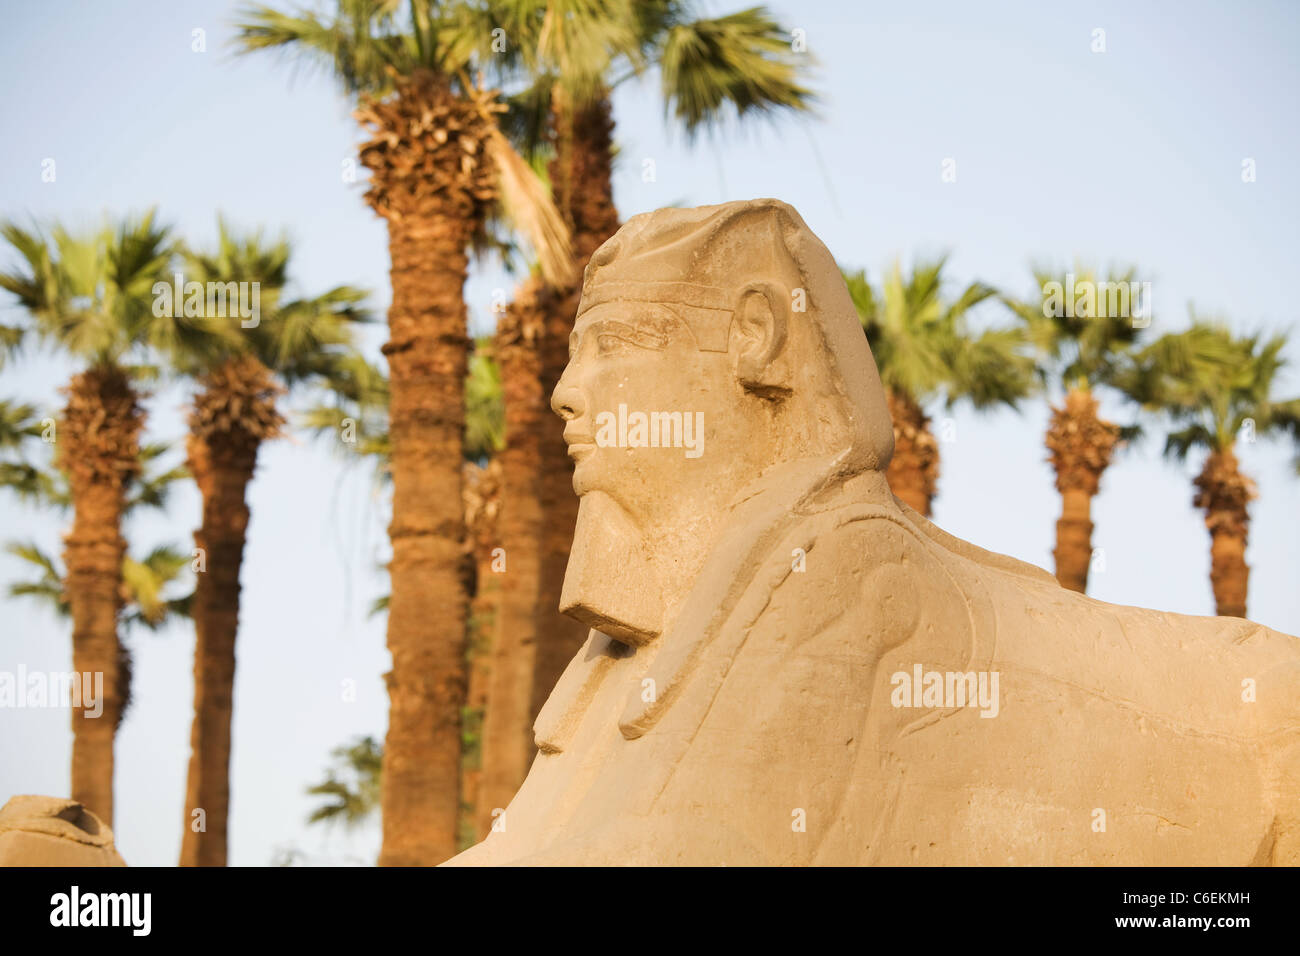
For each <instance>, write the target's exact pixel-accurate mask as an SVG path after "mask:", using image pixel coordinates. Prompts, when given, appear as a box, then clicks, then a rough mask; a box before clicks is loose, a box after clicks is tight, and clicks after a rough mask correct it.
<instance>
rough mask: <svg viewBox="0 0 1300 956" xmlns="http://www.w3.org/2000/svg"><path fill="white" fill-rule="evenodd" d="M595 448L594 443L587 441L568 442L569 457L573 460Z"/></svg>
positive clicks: (579, 458)
mask: <svg viewBox="0 0 1300 956" xmlns="http://www.w3.org/2000/svg"><path fill="white" fill-rule="evenodd" d="M595 450H596V443H595V442H589V441H575V442H570V443H569V457H570V458H572V459H573V460H574V461H581V460H582V459H584V458H586V457H587V456H588V455H590V454H591V453H592V452H594V451H595Z"/></svg>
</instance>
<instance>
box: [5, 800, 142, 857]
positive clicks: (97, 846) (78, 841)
mask: <svg viewBox="0 0 1300 956" xmlns="http://www.w3.org/2000/svg"><path fill="white" fill-rule="evenodd" d="M0 866H76V867H82V866H126V864H125V863H124V862H123V861H122V857H121V856H119V855H118V852H117V850H116V849H115V848H114V846H113V831H112V830H110V829H109V828H108V827H107V826H105V825H104V822H103V821H102V820H100V819H99V817H97V816H95V815H94V814H93V813H91V812H90V811H89V810H87V809H86V808H85V807H83V806H82V805H81V804H80V803H77V802H76V801H75V800H65V799H63V798H60V797H38V796H31V795H24V796H17V797H13V798H12V799H11V800H10V801H9V802H8V803H6V804H5V805H4V806H3V807H0Z"/></svg>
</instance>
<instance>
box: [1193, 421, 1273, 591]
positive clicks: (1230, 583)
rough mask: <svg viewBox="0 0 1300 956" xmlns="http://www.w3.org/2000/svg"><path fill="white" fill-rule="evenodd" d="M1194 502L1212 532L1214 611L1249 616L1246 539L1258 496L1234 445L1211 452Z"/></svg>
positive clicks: (1197, 486)
mask: <svg viewBox="0 0 1300 956" xmlns="http://www.w3.org/2000/svg"><path fill="white" fill-rule="evenodd" d="M1194 484H1195V485H1196V489H1197V491H1196V496H1195V497H1194V498H1193V500H1192V503H1193V504H1194V505H1196V507H1198V508H1201V509H1203V510H1204V511H1205V527H1206V528H1208V529H1209V532H1210V586H1211V587H1212V588H1213V590H1214V608H1215V610H1214V613H1215V614H1221V615H1224V616H1226V617H1245V616H1246V592H1247V588H1248V586H1249V583H1250V567H1249V566H1248V565H1247V564H1246V539H1247V537H1248V536H1249V533H1250V512H1249V510H1248V507H1247V506H1248V505H1249V503H1250V501H1251V500H1253V499H1254V498H1255V497H1256V496H1257V493H1256V490H1255V483H1254V482H1253V481H1251V480H1250V479H1249V478H1247V477H1246V476H1245V475H1243V474H1242V473H1241V470H1240V468H1239V466H1238V463H1237V456H1236V454H1235V452H1234V451H1233V449H1232V448H1231V446H1229V447H1228V448H1225V449H1223V450H1222V451H1214V452H1211V453H1210V455H1209V457H1208V458H1207V459H1206V461H1205V467H1204V468H1203V469H1202V470H1201V473H1200V475H1198V476H1197V477H1196V480H1195V481H1194Z"/></svg>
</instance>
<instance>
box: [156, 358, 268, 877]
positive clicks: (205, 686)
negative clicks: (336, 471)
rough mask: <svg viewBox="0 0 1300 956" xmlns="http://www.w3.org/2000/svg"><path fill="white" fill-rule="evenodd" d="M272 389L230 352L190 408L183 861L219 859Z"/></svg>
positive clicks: (259, 371)
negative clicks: (243, 583)
mask: <svg viewBox="0 0 1300 956" xmlns="http://www.w3.org/2000/svg"><path fill="white" fill-rule="evenodd" d="M278 391H279V389H278V388H277V387H276V386H275V385H274V384H273V383H272V381H271V378H270V373H269V372H268V371H267V369H266V368H265V367H264V366H262V365H261V364H260V363H259V362H257V361H256V360H254V359H251V358H246V359H240V360H231V361H229V362H226V363H225V364H224V365H223V366H221V367H220V368H218V369H217V370H216V372H215V373H214V374H212V375H210V376H208V377H206V378H205V379H204V380H203V382H202V390H201V391H200V393H199V394H198V395H196V396H195V400H194V409H193V412H192V413H191V416H190V429H191V430H190V435H189V437H188V439H187V441H186V451H187V452H188V456H187V465H188V467H189V469H190V473H191V474H192V475H193V476H194V482H195V484H196V485H197V486H198V488H199V494H200V495H201V497H202V499H203V517H202V521H201V523H200V526H199V529H198V530H197V531H196V532H195V533H194V545H195V547H196V548H197V549H198V554H199V558H200V562H201V563H200V564H199V570H198V573H197V574H196V575H195V585H194V607H193V619H194V637H195V641H194V718H193V723H192V724H191V725H190V763H189V771H188V774H187V776H186V783H185V818H184V830H183V833H182V838H181V856H180V865H181V866H225V865H226V855H227V828H228V822H229V810H230V744H231V720H232V716H233V702H234V693H235V638H236V634H237V632H238V629H239V591H240V586H239V572H240V568H241V566H242V564H243V560H244V543H245V541H246V540H247V537H248V517H249V513H248V503H247V489H248V483H249V482H250V481H252V480H253V471H254V469H255V467H256V465H257V452H258V449H259V447H260V445H261V442H262V441H263V440H264V439H266V438H270V437H272V436H273V435H275V434H276V433H277V431H278V429H279V426H280V424H281V423H282V419H281V418H280V416H279V414H278V413H277V412H276V410H275V397H276V395H277V393H278Z"/></svg>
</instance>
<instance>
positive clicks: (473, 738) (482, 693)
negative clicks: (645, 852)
mask: <svg viewBox="0 0 1300 956" xmlns="http://www.w3.org/2000/svg"><path fill="white" fill-rule="evenodd" d="M500 507H501V462H500V461H498V460H497V459H495V458H494V459H492V460H491V461H489V462H488V463H487V466H486V467H485V468H479V467H478V466H477V465H474V464H471V463H466V465H465V525H466V528H467V529H468V531H469V536H470V541H471V542H472V546H473V557H474V569H475V570H474V597H473V599H472V600H471V601H470V609H469V648H468V654H467V657H468V666H469V689H468V691H467V693H466V699H465V723H466V727H465V736H466V738H467V745H466V748H465V752H464V753H463V754H462V762H461V785H460V787H461V789H460V802H461V809H462V814H461V823H460V834H459V840H458V849H468V848H469V847H470V846H472V845H473V844H475V843H477V842H479V840H481V839H482V838H483V834H482V833H480V831H479V822H478V811H479V808H480V806H481V805H482V800H481V799H480V791H481V785H482V781H483V725H484V717H485V715H486V713H487V701H488V691H489V687H490V684H491V679H492V651H493V648H494V647H495V643H496V637H495V636H496V624H497V614H498V612H499V609H500V605H501V577H502V575H501V574H500V573H498V572H497V570H496V560H497V555H496V554H495V553H494V552H495V551H496V549H497V548H498V547H499V546H500V538H499V533H498V530H497V525H498V522H497V515H498V514H499V512H500Z"/></svg>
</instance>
